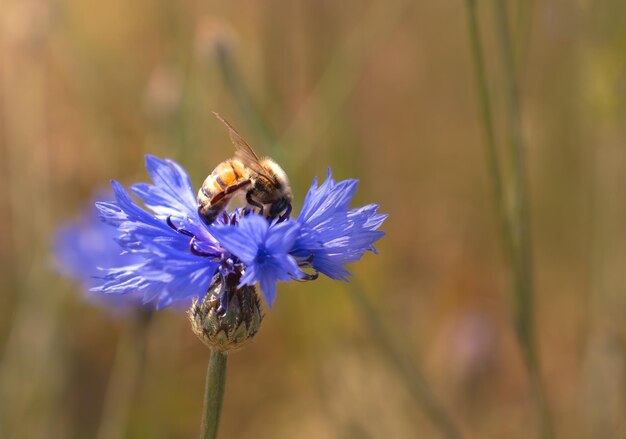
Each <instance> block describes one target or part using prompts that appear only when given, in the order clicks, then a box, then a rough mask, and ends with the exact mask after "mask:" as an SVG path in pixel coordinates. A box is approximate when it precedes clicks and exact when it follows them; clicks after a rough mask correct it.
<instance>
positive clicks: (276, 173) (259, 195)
mask: <svg viewBox="0 0 626 439" xmlns="http://www.w3.org/2000/svg"><path fill="white" fill-rule="evenodd" d="M215 116H216V117H217V118H218V119H219V120H220V121H221V122H222V123H223V124H224V125H226V127H227V128H228V131H229V135H230V140H231V142H232V143H233V145H234V147H235V157H234V158H231V159H228V160H226V161H223V162H222V163H220V164H219V165H217V167H216V168H215V169H214V170H213V172H211V174H210V175H209V176H208V177H207V178H206V179H205V180H204V182H203V183H202V187H201V188H200V190H199V191H198V204H199V205H200V206H199V208H198V213H199V214H200V217H201V218H202V219H203V221H204V222H205V223H206V224H211V223H212V222H213V221H215V219H216V218H217V217H218V215H219V214H220V213H221V212H222V211H224V209H226V207H227V206H228V203H229V202H230V200H231V199H232V197H233V196H234V195H235V194H236V193H240V192H243V191H245V194H246V202H247V204H248V206H249V207H250V208H252V209H255V208H258V209H260V214H261V215H263V216H265V217H267V218H275V217H277V216H279V215H280V216H281V218H287V217H289V214H290V213H291V199H292V195H291V188H290V186H289V180H288V179H287V174H286V173H285V171H283V168H281V167H280V166H279V165H278V164H277V163H276V162H275V161H273V160H272V159H270V158H267V157H265V158H259V156H258V155H257V154H256V153H255V152H254V149H252V147H251V146H250V145H249V144H248V142H246V140H245V139H244V138H243V137H242V136H241V135H240V134H239V133H238V132H237V130H235V129H234V128H233V127H232V125H231V124H229V123H228V122H227V121H226V120H224V119H223V118H222V117H221V116H220V115H219V114H217V113H215Z"/></svg>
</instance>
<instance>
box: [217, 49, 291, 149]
mask: <svg viewBox="0 0 626 439" xmlns="http://www.w3.org/2000/svg"><path fill="white" fill-rule="evenodd" d="M215 51H216V58H217V63H218V67H219V69H220V72H221V73H222V77H223V79H224V84H225V85H226V88H227V89H228V92H229V93H230V95H231V96H232V98H233V100H234V102H235V104H236V105H237V109H238V110H239V112H240V113H241V115H242V117H243V118H244V121H245V123H246V125H247V126H248V127H249V128H250V130H251V131H252V132H254V133H255V136H256V137H257V139H258V140H259V141H260V142H261V143H262V145H263V146H264V147H266V148H267V151H269V155H271V156H272V157H274V158H275V159H276V160H278V161H281V158H282V156H281V150H282V148H280V146H279V142H278V136H277V135H276V134H275V133H274V132H273V130H272V129H271V127H270V126H269V124H268V123H266V122H265V120H264V119H263V118H260V117H258V114H259V111H258V109H257V107H256V105H255V103H254V100H253V99H252V96H251V95H250V92H249V91H248V87H247V85H246V83H245V82H244V80H243V78H242V77H241V73H240V72H239V70H238V69H237V66H236V65H235V61H234V60H233V59H232V54H231V51H230V45H229V44H228V43H224V42H220V41H218V42H217V43H216V45H215Z"/></svg>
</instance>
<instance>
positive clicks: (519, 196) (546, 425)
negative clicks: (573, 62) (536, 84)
mask: <svg viewBox="0 0 626 439" xmlns="http://www.w3.org/2000/svg"><path fill="white" fill-rule="evenodd" d="M494 6H495V12H496V14H495V17H496V30H497V34H498V41H499V43H500V51H501V53H500V62H501V63H502V68H503V71H504V87H505V91H504V97H505V108H506V118H507V125H508V127H507V128H508V135H509V141H508V143H509V148H510V151H509V159H510V160H511V170H512V173H513V178H512V191H511V194H512V203H511V204H512V215H511V219H512V221H511V241H512V244H513V256H514V261H513V262H514V263H513V282H514V291H513V292H514V299H515V301H516V309H515V317H516V326H517V333H518V337H519V340H520V345H521V347H522V354H523V356H524V360H525V362H526V367H527V368H528V373H529V377H530V386H531V393H532V396H533V399H534V403H535V409H536V411H537V415H538V417H539V421H540V428H541V436H542V437H543V438H551V437H553V436H554V433H553V427H552V420H551V416H550V411H549V408H548V404H547V401H546V395H545V389H544V386H543V382H542V379H541V367H540V363H539V353H538V347H537V340H536V334H535V331H534V304H533V295H534V291H533V289H534V286H533V269H532V252H531V236H530V218H529V202H528V194H527V183H526V181H525V179H526V163H525V154H524V153H525V145H524V139H523V136H522V127H521V117H520V101H519V95H518V86H517V75H516V70H515V57H514V53H513V42H512V41H511V32H510V29H509V17H508V12H507V6H506V3H505V0H495V3H494Z"/></svg>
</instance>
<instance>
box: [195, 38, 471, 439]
mask: <svg viewBox="0 0 626 439" xmlns="http://www.w3.org/2000/svg"><path fill="white" fill-rule="evenodd" d="M224 48H225V47H224ZM218 57H219V61H220V62H219V68H220V69H221V71H222V74H223V75H224V78H225V79H226V78H227V79H226V83H227V87H228V89H229V91H231V93H233V94H234V93H246V94H245V96H243V95H241V96H233V97H234V98H235V100H236V102H237V105H238V106H239V110H240V111H241V113H242V115H243V117H244V119H245V121H246V122H247V123H249V125H248V128H249V129H250V130H251V131H253V132H254V134H255V136H259V137H260V138H262V136H263V135H267V133H268V132H270V131H269V130H268V131H265V132H257V131H256V129H259V127H265V126H268V124H267V122H266V120H265V118H264V117H263V115H261V113H260V112H259V111H258V110H257V109H256V106H255V105H251V106H250V107H247V108H244V107H243V106H242V105H245V104H246V103H250V104H252V98H251V97H250V96H249V95H248V94H247V87H246V85H245V84H244V83H243V80H242V78H241V75H240V73H239V72H238V71H237V69H236V67H235V65H234V63H232V61H231V60H230V56H229V54H223V53H222V54H221V55H218ZM267 143H268V144H269V145H273V146H274V148H273V149H272V150H271V154H272V155H275V153H276V150H275V149H276V147H277V145H279V142H278V140H277V139H276V138H270V139H269V141H268V142H267ZM349 285H350V287H349V288H348V289H349V291H350V297H351V298H352V300H353V301H354V302H355V304H356V310H357V312H358V313H359V315H360V316H361V318H362V319H363V320H364V321H365V322H366V324H367V325H368V328H369V329H370V330H371V331H372V333H373V334H374V339H375V340H376V342H377V343H378V345H379V348H380V349H381V350H382V351H383V352H384V353H385V358H386V359H387V360H388V361H389V362H390V364H391V366H392V367H393V368H394V369H395V370H396V372H397V373H398V375H399V376H400V377H401V378H402V379H403V380H404V382H405V384H406V386H407V389H408V390H409V393H410V395H411V396H412V397H413V399H415V401H416V402H417V404H418V405H420V406H421V407H422V409H423V410H424V412H425V413H426V415H427V416H428V417H429V418H430V420H431V421H432V422H433V424H434V425H435V427H436V428H437V429H438V430H439V431H440V432H441V434H442V435H443V436H444V437H446V438H449V439H455V438H459V437H461V436H460V433H459V430H458V429H457V427H456V426H455V424H454V422H453V421H452V418H450V417H449V416H448V414H447V413H446V412H445V410H444V408H443V406H441V405H440V404H439V402H438V401H437V400H436V399H435V397H434V395H433V393H432V392H431V391H430V389H429V387H428V381H427V380H426V378H425V377H424V376H423V375H422V373H421V371H420V369H419V367H418V366H417V365H416V364H414V363H412V362H411V361H410V359H409V358H408V357H407V356H406V355H405V354H404V352H403V350H401V349H400V348H399V347H398V345H400V344H401V343H396V342H394V338H393V337H392V336H391V334H390V333H389V332H388V331H387V330H386V329H385V324H384V323H383V321H382V319H381V318H380V314H379V313H378V312H377V311H376V310H375V309H374V306H373V305H372V303H371V302H370V301H369V299H368V298H367V296H366V295H365V294H364V292H363V290H362V289H361V288H359V287H358V286H357V285H356V284H353V283H351V284H349ZM395 338H397V337H395ZM405 345H406V344H405ZM207 382H208V380H207ZM204 437H212V436H204Z"/></svg>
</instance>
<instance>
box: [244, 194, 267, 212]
mask: <svg viewBox="0 0 626 439" xmlns="http://www.w3.org/2000/svg"><path fill="white" fill-rule="evenodd" d="M246 201H247V202H248V204H249V205H251V206H254V207H258V208H259V209H260V210H259V215H263V205H262V204H260V203H258V202H257V201H255V200H253V199H252V192H248V193H247V194H246Z"/></svg>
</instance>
